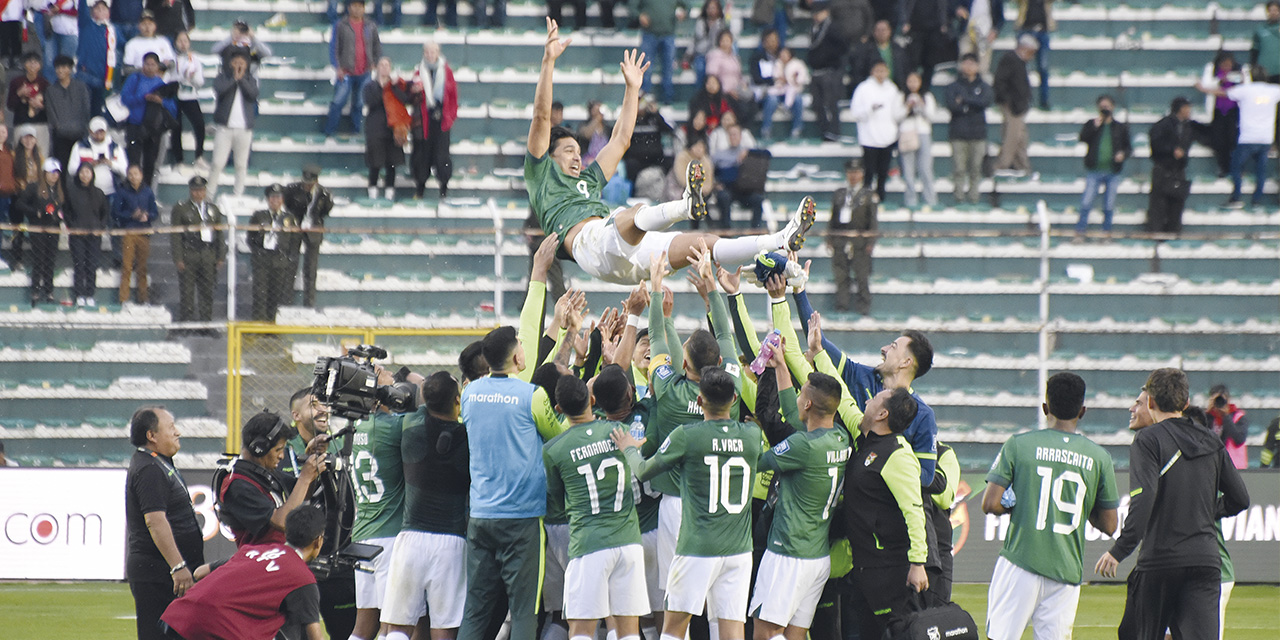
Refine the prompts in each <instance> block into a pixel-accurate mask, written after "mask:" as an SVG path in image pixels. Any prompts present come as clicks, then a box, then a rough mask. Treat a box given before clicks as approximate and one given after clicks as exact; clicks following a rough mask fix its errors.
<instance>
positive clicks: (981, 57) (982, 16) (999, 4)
mask: <svg viewBox="0 0 1280 640" xmlns="http://www.w3.org/2000/svg"><path fill="white" fill-rule="evenodd" d="M955 14H956V20H957V22H956V29H957V30H958V32H957V33H956V34H955V35H956V37H957V38H958V39H959V45H960V55H964V54H966V53H972V54H974V55H976V56H978V73H981V74H982V75H983V77H988V75H989V74H990V73H991V46H992V45H993V44H995V41H996V37H998V36H999V35H1000V30H1001V29H1003V28H1004V0H958V1H957V2H956V3H955Z"/></svg>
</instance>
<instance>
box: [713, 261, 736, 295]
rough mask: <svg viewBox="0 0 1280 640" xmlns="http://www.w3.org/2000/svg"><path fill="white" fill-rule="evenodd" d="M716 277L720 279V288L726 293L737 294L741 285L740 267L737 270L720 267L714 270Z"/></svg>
mask: <svg viewBox="0 0 1280 640" xmlns="http://www.w3.org/2000/svg"><path fill="white" fill-rule="evenodd" d="M716 279H717V280H719V281H720V288H721V289H723V290H724V292H725V294H726V295H731V296H732V295H737V293H738V291H739V290H740V289H741V287H742V267H738V270H737V271H733V272H730V271H729V270H728V269H725V268H724V267H720V270H719V271H717V272H716Z"/></svg>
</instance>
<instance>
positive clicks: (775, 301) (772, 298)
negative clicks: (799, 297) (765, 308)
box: [769, 293, 787, 305]
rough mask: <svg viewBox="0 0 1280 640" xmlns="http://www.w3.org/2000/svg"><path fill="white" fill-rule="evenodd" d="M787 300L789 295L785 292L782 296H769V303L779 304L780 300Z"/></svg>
mask: <svg viewBox="0 0 1280 640" xmlns="http://www.w3.org/2000/svg"><path fill="white" fill-rule="evenodd" d="M786 301H787V295H786V294H785V293H784V294H782V297H781V298H775V297H773V296H769V304H771V305H773V304H778V303H779V302H786Z"/></svg>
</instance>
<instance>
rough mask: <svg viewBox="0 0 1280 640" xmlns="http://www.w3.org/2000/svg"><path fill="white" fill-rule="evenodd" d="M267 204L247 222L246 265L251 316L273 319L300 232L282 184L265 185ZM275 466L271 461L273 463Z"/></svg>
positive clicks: (287, 297) (289, 300) (283, 299)
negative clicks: (287, 208) (250, 227)
mask: <svg viewBox="0 0 1280 640" xmlns="http://www.w3.org/2000/svg"><path fill="white" fill-rule="evenodd" d="M264 193H265V195H266V196H267V208H266V209H260V210H258V211H255V212H254V214H253V217H252V218H250V219H249V224H250V225H253V226H257V227H260V228H259V229H255V230H252V231H250V232H249V266H250V269H251V270H252V273H253V315H252V317H253V319H254V320H258V321H262V322H275V319H276V311H278V310H279V308H280V306H281V305H284V304H293V280H294V278H296V277H297V273H298V250H299V247H300V246H301V245H302V234H301V233H297V229H298V221H297V220H295V219H294V217H293V216H292V215H289V212H288V211H285V209H284V187H282V186H280V185H278V184H273V185H271V186H269V187H267V188H266V190H265V192H264ZM273 467H274V465H273Z"/></svg>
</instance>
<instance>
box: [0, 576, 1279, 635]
mask: <svg viewBox="0 0 1280 640" xmlns="http://www.w3.org/2000/svg"><path fill="white" fill-rule="evenodd" d="M954 597H955V600H956V602H958V603H960V605H961V606H963V607H964V608H965V609H967V610H968V611H969V612H970V613H972V614H973V617H974V619H975V620H977V621H978V624H979V625H980V626H982V625H983V624H984V621H985V619H986V612H987V585H985V584H958V585H956V587H955V594H954ZM1123 611H1124V587H1123V586H1121V585H1086V586H1085V587H1084V589H1083V590H1082V591H1081V595H1080V609H1079V612H1078V613H1077V615H1076V626H1075V634H1074V637H1075V639H1076V640H1103V639H1107V640H1110V639H1111V638H1115V637H1116V631H1115V628H1116V625H1117V624H1118V623H1119V622H1120V614H1121V613H1122V612H1123ZM0 620H3V622H2V623H0V637H3V638H5V639H6V640H46V639H47V638H75V637H93V638H97V639H100V640H129V639H131V638H135V637H137V636H136V631H135V628H134V621H133V596H131V595H130V594H129V586H128V585H125V584H121V583H114V582H106V583H104V582H79V583H0ZM86 632H87V634H86ZM1278 633H1280V587H1277V586H1246V585H1239V586H1236V588H1235V590H1234V591H1233V592H1232V593H1231V603H1230V604H1229V605H1228V607H1227V630H1226V638H1227V639H1228V640H1255V639H1256V640H1263V639H1268V640H1269V639H1272V638H1275V637H1277V634H1278ZM1023 637H1024V638H1030V637H1031V632H1030V631H1028V632H1027V633H1026V634H1025V635H1024V636H1023Z"/></svg>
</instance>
